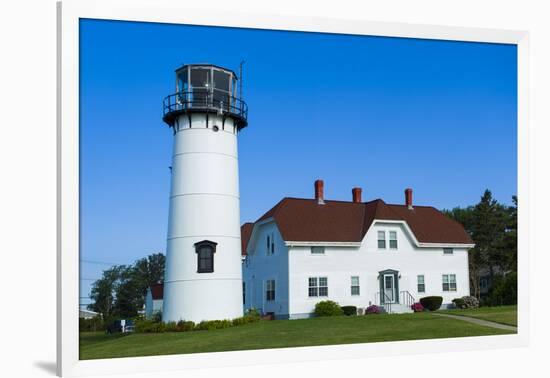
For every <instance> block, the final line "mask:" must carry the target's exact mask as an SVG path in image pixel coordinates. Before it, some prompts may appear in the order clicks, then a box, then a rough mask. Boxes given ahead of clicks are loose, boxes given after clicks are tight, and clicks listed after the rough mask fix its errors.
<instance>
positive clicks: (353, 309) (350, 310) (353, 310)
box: [342, 306, 357, 316]
mask: <svg viewBox="0 0 550 378" xmlns="http://www.w3.org/2000/svg"><path fill="white" fill-rule="evenodd" d="M342 311H343V312H344V315H347V316H351V315H357V306H342Z"/></svg>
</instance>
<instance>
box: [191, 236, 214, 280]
mask: <svg viewBox="0 0 550 378" xmlns="http://www.w3.org/2000/svg"><path fill="white" fill-rule="evenodd" d="M217 244H218V243H214V242H212V241H209V240H203V241H201V242H198V243H195V252H196V253H197V273H212V272H214V253H215V252H216V245H217Z"/></svg>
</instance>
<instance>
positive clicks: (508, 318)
mask: <svg viewBox="0 0 550 378" xmlns="http://www.w3.org/2000/svg"><path fill="white" fill-rule="evenodd" d="M445 312H447V313H449V314H453V315H461V316H469V317H471V318H477V319H483V320H489V321H492V322H495V323H501V324H506V325H512V326H516V327H517V325H518V306H516V305H514V306H496V307H480V308H476V309H469V310H445Z"/></svg>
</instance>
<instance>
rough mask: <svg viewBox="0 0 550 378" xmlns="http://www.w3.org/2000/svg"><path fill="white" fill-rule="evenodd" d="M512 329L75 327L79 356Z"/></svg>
mask: <svg viewBox="0 0 550 378" xmlns="http://www.w3.org/2000/svg"><path fill="white" fill-rule="evenodd" d="M509 333H513V332H509V331H504V330H499V329H494V328H489V327H483V326H478V325H476V324H472V323H468V322H464V321H461V320H456V319H451V318H445V317H438V316H434V315H431V314H429V313H417V314H401V315H387V314H386V315H382V314H381V315H368V316H353V317H347V316H338V317H329V318H312V319H304V320H274V321H261V322H259V323H252V324H247V325H243V326H238V327H233V328H226V329H218V330H213V331H194V332H180V333H178V332H173V333H160V334H138V333H136V334H126V335H106V334H103V333H97V332H96V333H81V335H80V359H82V360H87V359H95V358H113V357H132V356H153V355H163V354H183V353H199V352H220V351H231V350H244V349H265V348H284V347H299V346H315V345H335V344H352V343H366V342H379V341H398V340H418V339H434V338H447V337H465V336H483V335H503V334H509Z"/></svg>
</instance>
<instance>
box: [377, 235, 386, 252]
mask: <svg viewBox="0 0 550 378" xmlns="http://www.w3.org/2000/svg"><path fill="white" fill-rule="evenodd" d="M378 248H379V249H386V231H378Z"/></svg>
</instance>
